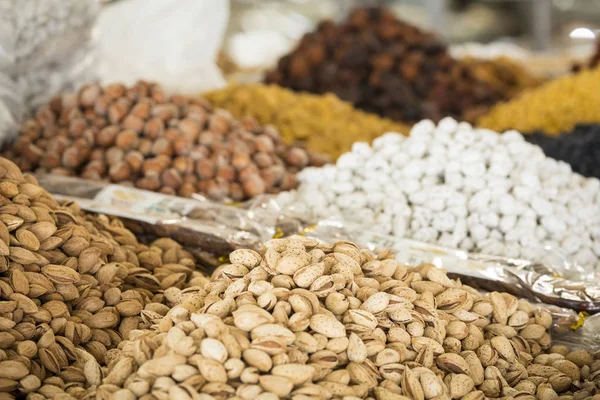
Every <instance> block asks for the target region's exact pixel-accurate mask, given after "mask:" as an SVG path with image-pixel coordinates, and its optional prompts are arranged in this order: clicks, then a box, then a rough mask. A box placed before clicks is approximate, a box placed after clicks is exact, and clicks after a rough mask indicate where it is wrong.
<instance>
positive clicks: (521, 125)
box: [478, 67, 600, 136]
mask: <svg viewBox="0 0 600 400" xmlns="http://www.w3.org/2000/svg"><path fill="white" fill-rule="evenodd" d="M599 107H600V67H596V68H594V69H590V70H587V69H586V70H583V71H581V72H579V73H577V74H573V75H568V76H564V77H562V78H558V79H555V80H552V81H549V82H547V83H545V84H543V85H542V86H540V87H538V88H536V89H532V90H528V91H525V92H523V93H521V95H519V96H517V97H516V98H515V99H514V100H511V101H509V102H507V103H503V104H498V105H496V106H495V107H494V108H492V109H491V110H490V112H489V113H488V114H486V115H484V116H483V117H481V118H480V119H479V122H478V123H479V125H480V126H481V127H482V128H488V129H492V130H495V131H497V132H502V131H504V130H507V129H516V130H518V131H519V132H522V133H532V132H544V133H546V134H548V135H552V136H557V135H559V134H560V133H561V132H568V131H571V130H572V129H573V128H574V127H575V125H577V124H583V123H600V113H598V108H599Z"/></svg>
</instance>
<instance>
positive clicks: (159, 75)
mask: <svg viewBox="0 0 600 400" xmlns="http://www.w3.org/2000/svg"><path fill="white" fill-rule="evenodd" d="M228 19H229V1H214V0H126V1H121V2H118V3H115V4H113V5H111V6H110V7H108V8H106V9H105V10H104V11H103V12H102V15H101V16H100V18H99V19H98V24H97V29H98V50H99V54H100V59H101V63H100V66H99V74H100V78H101V80H102V81H103V83H112V82H115V81H120V82H124V83H126V84H133V83H135V81H137V80H139V79H145V80H150V81H155V82H158V83H160V84H161V85H162V86H163V87H164V88H165V89H167V90H168V91H171V92H178V93H197V92H202V91H206V90H211V89H216V88H219V87H221V86H223V85H224V84H225V81H224V79H223V77H222V75H221V72H220V71H219V69H218V67H217V65H216V61H217V55H218V52H219V50H220V47H221V42H222V40H223V36H224V34H225V29H226V27H227V21H228Z"/></svg>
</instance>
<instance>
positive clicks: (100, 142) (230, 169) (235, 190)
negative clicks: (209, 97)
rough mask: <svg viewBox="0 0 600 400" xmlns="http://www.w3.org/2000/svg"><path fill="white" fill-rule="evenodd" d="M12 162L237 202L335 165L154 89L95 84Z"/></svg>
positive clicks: (35, 132)
mask: <svg viewBox="0 0 600 400" xmlns="http://www.w3.org/2000/svg"><path fill="white" fill-rule="evenodd" d="M5 155H6V156H8V157H9V158H10V159H12V160H14V161H15V162H16V163H17V164H18V166H19V167H20V168H21V169H22V170H23V171H35V172H47V173H54V174H60V175H69V176H81V177H83V178H86V179H94V180H104V181H107V182H114V183H120V184H125V185H130V186H131V185H133V186H136V187H138V188H141V189H146V190H152V191H159V192H162V193H165V194H177V195H180V196H184V197H189V196H191V195H192V194H194V193H200V194H203V195H206V196H208V197H209V198H211V199H213V200H224V199H231V200H235V201H240V200H245V199H248V198H251V197H253V196H256V195H260V194H263V193H277V192H279V191H282V190H289V189H292V188H294V187H295V186H296V172H298V171H299V170H301V169H302V168H304V167H306V166H317V165H323V164H324V163H325V162H326V161H327V159H326V157H323V156H319V155H315V154H312V153H310V152H308V151H306V150H305V149H303V148H300V147H295V146H289V145H286V144H285V143H284V141H283V140H282V139H281V137H280V136H279V133H278V132H277V131H276V130H275V129H273V128H270V127H264V126H260V125H258V123H257V122H256V121H254V120H251V119H244V120H242V121H238V120H236V119H234V118H233V117H232V116H231V114H229V113H228V112H227V111H224V110H215V109H213V108H212V107H211V106H210V104H209V103H208V102H206V101H205V100H203V99H201V98H195V97H186V96H180V95H173V96H167V95H166V94H165V93H164V92H163V90H162V88H161V87H160V86H158V85H156V84H152V83H148V82H138V83H136V84H135V85H134V86H132V87H125V86H124V85H122V84H111V85H108V86H106V87H100V86H99V85H95V84H91V85H87V86H84V87H83V88H81V89H80V90H79V92H78V93H73V94H64V95H61V96H58V97H56V98H54V99H53V100H52V101H51V102H50V103H49V104H47V105H45V106H43V107H41V108H39V109H38V110H37V113H36V114H35V116H34V118H32V119H30V120H27V121H25V122H24V123H23V124H22V127H21V130H20V132H19V136H18V138H17V140H16V142H15V143H14V145H13V146H12V147H11V148H9V149H7V150H6V151H5Z"/></svg>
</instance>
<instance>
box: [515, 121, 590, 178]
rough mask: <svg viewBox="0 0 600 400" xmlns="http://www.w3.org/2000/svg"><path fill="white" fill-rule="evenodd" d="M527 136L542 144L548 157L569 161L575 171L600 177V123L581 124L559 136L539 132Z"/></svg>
mask: <svg viewBox="0 0 600 400" xmlns="http://www.w3.org/2000/svg"><path fill="white" fill-rule="evenodd" d="M525 138H526V139H527V141H529V142H530V143H533V144H537V145H538V146H540V147H541V148H542V150H544V153H545V154H546V155H547V156H548V157H552V158H554V159H556V160H561V161H564V162H567V163H569V164H570V165H571V168H572V169H573V171H575V172H577V173H579V174H581V175H584V176H589V177H596V178H600V125H597V124H580V125H577V126H576V127H575V128H574V129H573V131H572V132H566V133H562V134H560V135H558V136H548V135H545V134H544V133H542V132H537V133H534V134H531V135H525Z"/></svg>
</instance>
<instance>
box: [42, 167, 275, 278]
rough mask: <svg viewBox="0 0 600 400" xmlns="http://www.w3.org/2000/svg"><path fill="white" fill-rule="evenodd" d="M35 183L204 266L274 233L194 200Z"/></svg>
mask: <svg viewBox="0 0 600 400" xmlns="http://www.w3.org/2000/svg"><path fill="white" fill-rule="evenodd" d="M38 181H39V183H40V185H41V186H42V187H44V188H45V189H46V190H48V191H49V192H50V193H52V194H53V195H54V197H56V198H57V199H58V200H61V201H76V202H77V203H78V204H79V206H80V207H81V208H82V209H84V210H86V211H90V212H94V213H101V214H107V215H112V216H116V217H119V218H121V219H122V220H123V222H124V224H125V226H126V227H127V228H129V229H130V230H132V231H133V232H134V233H135V234H136V236H138V237H142V238H143V237H147V238H148V239H154V238H155V237H171V238H173V239H175V240H177V241H178V242H180V243H181V244H182V245H184V246H186V249H187V250H189V251H191V252H192V253H194V254H195V255H196V256H197V258H199V259H200V260H201V261H202V262H203V263H204V264H205V265H207V266H209V267H216V266H217V265H218V264H219V263H220V262H219V258H220V257H222V256H227V255H228V254H229V253H230V252H231V251H233V250H235V249H237V248H250V249H254V250H260V249H261V248H262V243H263V242H265V241H267V240H268V239H270V238H271V237H272V236H273V235H274V233H275V230H274V227H273V226H269V225H263V224H262V223H261V222H260V221H258V220H257V219H254V218H253V213H251V212H248V211H247V210H244V209H241V208H236V207H230V206H223V205H220V204H216V203H214V202H211V201H208V200H207V199H205V198H203V197H201V196H199V195H196V196H195V197H194V198H192V199H189V198H182V197H176V196H168V195H164V194H161V193H155V192H149V191H146V190H141V189H136V188H132V187H127V186H122V185H113V184H106V183H102V182H96V181H89V180H85V179H80V178H72V177H64V176H57V175H40V176H38Z"/></svg>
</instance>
